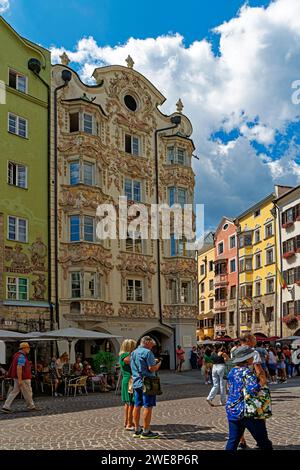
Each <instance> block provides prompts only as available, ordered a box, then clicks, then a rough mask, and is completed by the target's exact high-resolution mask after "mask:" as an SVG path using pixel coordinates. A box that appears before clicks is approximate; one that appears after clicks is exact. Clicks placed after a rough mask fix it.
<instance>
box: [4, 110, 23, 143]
mask: <svg viewBox="0 0 300 470" xmlns="http://www.w3.org/2000/svg"><path fill="white" fill-rule="evenodd" d="M8 132H10V133H11V134H16V135H18V136H19V137H23V138H27V119H24V118H22V117H20V116H16V115H15V114H12V113H8Z"/></svg>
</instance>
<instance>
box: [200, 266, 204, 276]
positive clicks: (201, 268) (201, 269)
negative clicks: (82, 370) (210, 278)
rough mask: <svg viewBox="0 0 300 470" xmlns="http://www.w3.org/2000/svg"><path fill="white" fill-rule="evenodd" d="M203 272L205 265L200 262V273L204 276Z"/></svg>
mask: <svg viewBox="0 0 300 470" xmlns="http://www.w3.org/2000/svg"><path fill="white" fill-rule="evenodd" d="M204 273H205V265H204V264H201V266H200V275H201V276H204Z"/></svg>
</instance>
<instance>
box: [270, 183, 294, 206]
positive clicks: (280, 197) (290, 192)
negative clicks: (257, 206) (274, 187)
mask: <svg viewBox="0 0 300 470" xmlns="http://www.w3.org/2000/svg"><path fill="white" fill-rule="evenodd" d="M298 189H300V185H298V186H295V187H294V188H291V189H290V190H289V191H287V192H285V193H283V194H281V196H279V197H278V198H277V199H275V201H273V202H278V201H280V200H281V199H283V198H285V197H286V196H289V195H290V194H292V193H293V192H294V191H297V190H298Z"/></svg>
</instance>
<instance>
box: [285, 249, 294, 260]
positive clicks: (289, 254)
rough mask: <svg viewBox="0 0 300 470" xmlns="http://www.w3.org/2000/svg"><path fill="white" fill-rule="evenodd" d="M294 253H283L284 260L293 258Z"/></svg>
mask: <svg viewBox="0 0 300 470" xmlns="http://www.w3.org/2000/svg"><path fill="white" fill-rule="evenodd" d="M294 254H295V252H294V251H286V252H285V253H283V257H284V258H290V257H291V256H294Z"/></svg>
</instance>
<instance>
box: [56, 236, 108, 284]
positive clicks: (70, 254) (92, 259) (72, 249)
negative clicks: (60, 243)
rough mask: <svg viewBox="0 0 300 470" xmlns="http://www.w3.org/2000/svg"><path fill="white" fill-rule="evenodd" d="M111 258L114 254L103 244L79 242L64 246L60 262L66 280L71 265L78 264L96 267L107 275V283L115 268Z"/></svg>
mask: <svg viewBox="0 0 300 470" xmlns="http://www.w3.org/2000/svg"><path fill="white" fill-rule="evenodd" d="M111 259H112V254H111V253H109V252H107V250H105V248H103V247H102V246H99V245H94V244H88V243H78V244H74V245H71V244H68V245H67V246H64V247H63V249H62V250H61V254H60V257H59V262H60V263H61V265H62V268H63V275H64V279H65V280H66V279H67V277H68V269H69V267H70V266H74V265H76V266H78V267H80V266H82V267H88V266H89V267H96V268H97V271H98V272H100V273H101V274H102V275H104V276H105V278H106V283H107V282H108V275H109V273H110V271H111V270H112V269H113V265H112V263H111Z"/></svg>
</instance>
